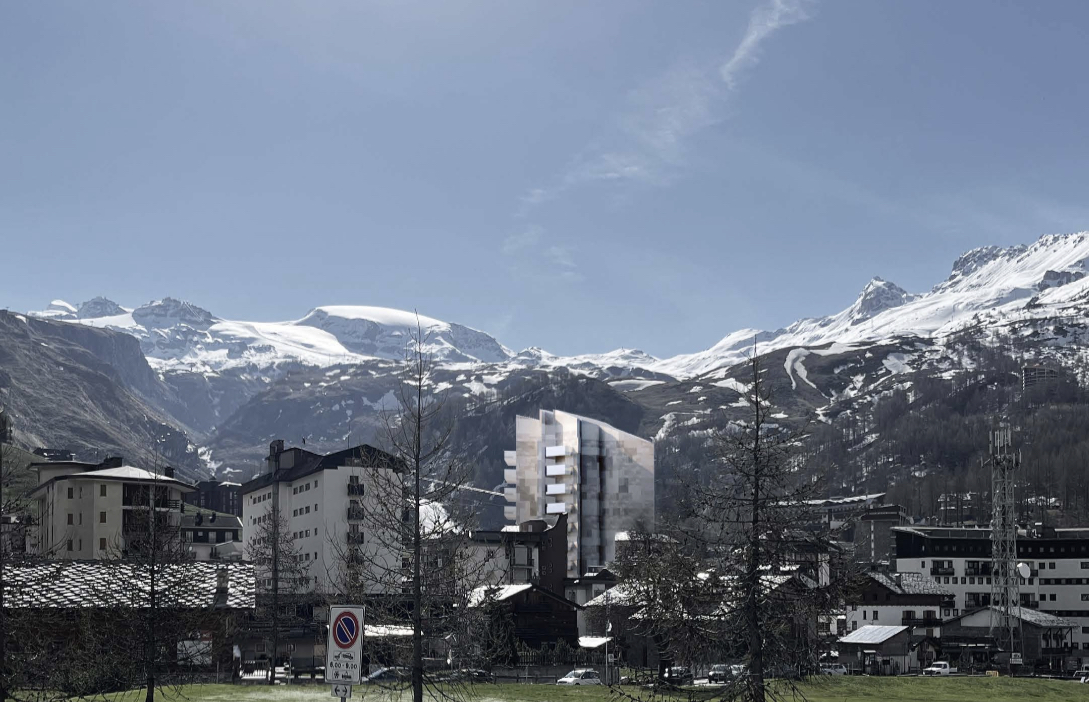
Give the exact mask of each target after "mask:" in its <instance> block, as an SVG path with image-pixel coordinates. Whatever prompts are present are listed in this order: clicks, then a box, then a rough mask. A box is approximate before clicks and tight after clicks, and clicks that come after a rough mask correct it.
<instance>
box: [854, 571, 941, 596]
mask: <svg viewBox="0 0 1089 702" xmlns="http://www.w3.org/2000/svg"><path fill="white" fill-rule="evenodd" d="M869 575H870V577H871V578H873V579H874V580H876V581H877V582H878V583H880V584H881V585H883V586H885V587H887V588H888V589H889V590H892V591H893V592H894V593H896V594H897V595H945V596H946V597H952V596H953V591H952V590H950V589H949V588H948V587H946V586H944V585H941V584H940V583H938V582H937V581H936V580H934V579H933V578H931V577H929V576H926V575H923V574H922V573H876V572H871V573H870V574H869Z"/></svg>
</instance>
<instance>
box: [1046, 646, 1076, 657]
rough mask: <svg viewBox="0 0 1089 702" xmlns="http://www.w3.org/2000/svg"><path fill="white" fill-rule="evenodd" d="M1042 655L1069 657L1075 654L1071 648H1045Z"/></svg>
mask: <svg viewBox="0 0 1089 702" xmlns="http://www.w3.org/2000/svg"><path fill="white" fill-rule="evenodd" d="M1040 653H1041V654H1043V655H1045V656H1068V655H1070V654H1071V653H1073V649H1072V648H1071V647H1070V646H1044V647H1043V648H1041V649H1040Z"/></svg>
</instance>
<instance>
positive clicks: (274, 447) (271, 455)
mask: <svg viewBox="0 0 1089 702" xmlns="http://www.w3.org/2000/svg"><path fill="white" fill-rule="evenodd" d="M283 452H284V440H283V439H276V440H275V441H273V442H272V443H271V444H269V445H268V458H267V459H266V461H267V463H268V472H270V473H272V472H274V471H275V470H276V469H278V468H279V467H280V454H281V453H283Z"/></svg>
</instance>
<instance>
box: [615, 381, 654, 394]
mask: <svg viewBox="0 0 1089 702" xmlns="http://www.w3.org/2000/svg"><path fill="white" fill-rule="evenodd" d="M664 383H665V381H664V380H616V381H613V382H611V383H609V387H611V388H615V389H617V390H619V391H620V392H636V391H638V390H645V389H647V388H650V387H654V386H655V385H662V384H664Z"/></svg>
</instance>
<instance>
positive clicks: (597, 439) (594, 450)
mask: <svg viewBox="0 0 1089 702" xmlns="http://www.w3.org/2000/svg"><path fill="white" fill-rule="evenodd" d="M505 460H506V464H507V466H508V468H507V470H506V471H505V472H504V479H505V481H506V483H507V485H508V486H507V488H506V489H505V496H506V498H507V501H508V502H509V503H510V504H508V505H507V507H506V508H505V516H506V517H507V519H508V520H510V521H511V522H513V523H515V524H521V523H523V522H528V521H530V520H537V519H544V518H547V517H549V516H550V515H559V514H565V515H567V536H566V542H567V543H566V547H567V553H566V564H565V571H566V577H567V578H568V579H578V578H580V577H583V576H584V575H586V574H587V573H589V572H591V570H592V569H596V568H599V567H603V566H605V565H606V564H608V563H609V562H610V561H612V560H613V559H614V557H615V541H616V535H617V534H618V533H620V532H625V531H646V532H653V531H654V443H653V442H652V441H647V440H646V439H641V438H639V437H637V436H634V435H632V434H628V433H627V432H623V431H620V430H619V429H616V428H615V427H612V426H609V425H608V424H605V423H603V422H598V421H595V420H592V419H587V418H586V417H580V416H578V415H575V414H570V413H567V412H560V411H549V410H541V411H540V415H539V416H538V417H536V418H534V417H518V418H517V420H516V448H515V450H514V451H507V452H506V454H505Z"/></svg>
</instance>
